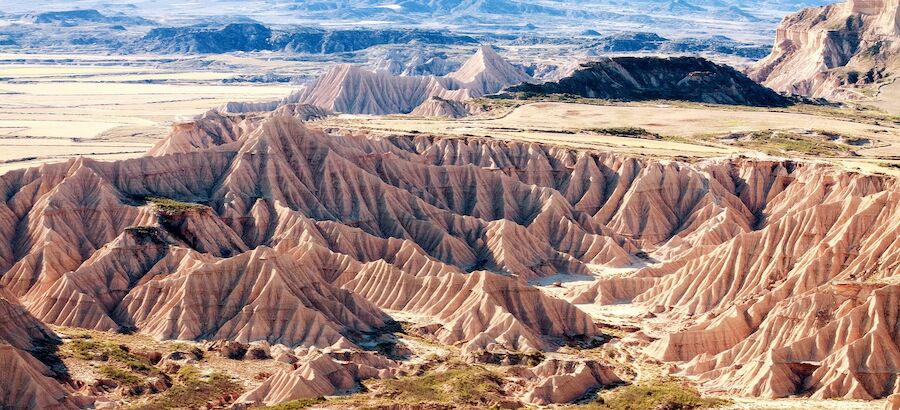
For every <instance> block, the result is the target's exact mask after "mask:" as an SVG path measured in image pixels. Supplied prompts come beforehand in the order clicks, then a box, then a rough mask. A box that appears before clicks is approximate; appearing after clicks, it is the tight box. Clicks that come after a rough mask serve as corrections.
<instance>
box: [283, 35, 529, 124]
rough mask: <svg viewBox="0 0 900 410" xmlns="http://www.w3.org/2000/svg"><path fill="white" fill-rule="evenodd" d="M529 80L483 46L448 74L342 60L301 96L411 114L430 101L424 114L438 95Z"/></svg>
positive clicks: (326, 104)
mask: <svg viewBox="0 0 900 410" xmlns="http://www.w3.org/2000/svg"><path fill="white" fill-rule="evenodd" d="M528 80H530V77H528V75H526V74H525V73H523V72H522V71H521V70H520V69H518V68H516V67H515V66H513V65H511V64H510V63H508V62H506V61H505V60H504V59H503V58H502V57H500V56H499V55H498V54H497V52H496V51H494V49H493V48H492V47H491V46H482V47H481V48H480V49H479V50H478V51H477V52H476V53H475V55H474V56H472V57H471V58H470V59H469V60H468V61H467V62H466V63H465V64H464V65H463V66H462V67H461V68H460V69H459V70H457V71H455V72H453V73H450V74H448V75H447V76H444V77H436V76H393V75H390V74H388V73H385V72H372V71H367V70H365V69H362V68H359V67H354V66H351V65H348V64H342V65H338V66H335V67H334V68H332V69H331V70H330V71H328V72H327V73H326V74H324V75H323V76H322V77H320V78H318V79H317V80H316V81H315V82H314V83H313V84H311V85H310V86H309V87H308V88H307V89H305V90H303V91H302V92H301V93H300V94H299V95H298V96H297V98H296V101H298V102H301V103H303V104H311V105H315V106H318V107H321V108H324V109H327V110H329V111H333V112H340V113H347V114H372V115H385V114H408V113H410V112H413V111H414V110H415V109H416V108H417V107H419V106H421V105H422V104H423V103H425V104H427V105H426V107H424V108H422V109H421V110H420V113H424V114H429V113H432V112H434V108H433V105H434V103H433V100H432V99H433V98H439V99H441V100H449V101H465V100H468V99H471V98H475V97H480V96H483V95H485V94H491V93H496V92H498V91H500V90H501V89H503V88H504V87H507V86H510V85H515V84H519V83H522V82H525V81H528ZM430 106H432V107H430ZM442 111H444V110H443V109H442ZM441 113H442V114H443V112H441Z"/></svg>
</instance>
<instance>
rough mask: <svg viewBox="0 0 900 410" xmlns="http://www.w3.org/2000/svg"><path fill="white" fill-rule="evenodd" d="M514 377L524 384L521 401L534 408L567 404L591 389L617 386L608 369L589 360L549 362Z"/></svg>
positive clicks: (613, 374)
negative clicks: (520, 379)
mask: <svg viewBox="0 0 900 410" xmlns="http://www.w3.org/2000/svg"><path fill="white" fill-rule="evenodd" d="M517 376H520V377H521V378H522V379H523V380H524V381H525V386H524V390H525V394H524V396H523V399H524V401H526V402H528V403H531V404H534V405H538V406H546V405H551V404H560V403H569V402H572V401H575V400H577V399H579V398H581V397H582V396H584V395H585V394H586V393H588V392H589V391H591V390H593V389H596V388H598V387H601V386H606V385H610V384H614V383H618V382H621V380H619V377H618V376H616V375H615V373H613V371H612V369H610V368H609V367H606V366H604V365H602V364H600V363H597V362H595V361H590V360H582V361H563V360H558V359H549V360H547V361H545V362H544V363H541V364H540V365H538V366H535V367H532V368H529V369H523V370H522V371H521V372H519V374H518V375H517Z"/></svg>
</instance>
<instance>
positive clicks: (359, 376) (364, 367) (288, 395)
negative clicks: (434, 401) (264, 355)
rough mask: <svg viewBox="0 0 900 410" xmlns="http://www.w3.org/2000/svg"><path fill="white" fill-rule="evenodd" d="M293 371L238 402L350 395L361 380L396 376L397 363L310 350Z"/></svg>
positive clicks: (369, 355)
mask: <svg viewBox="0 0 900 410" xmlns="http://www.w3.org/2000/svg"><path fill="white" fill-rule="evenodd" d="M295 367H296V369H294V370H292V371H280V372H278V373H276V374H275V375H273V376H272V377H270V378H268V379H266V381H265V382H263V383H262V385H260V386H259V387H257V388H255V389H253V390H251V391H249V392H247V393H245V394H244V395H243V396H241V397H240V398H239V399H238V403H244V404H250V405H254V404H264V405H274V404H278V403H284V402H287V401H291V400H299V399H308V398H314V397H322V396H333V395H336V394H339V393H342V392H343V393H347V392H353V391H355V390H357V389H358V388H359V381H360V380H364V379H375V378H379V379H384V378H388V377H394V376H396V375H397V374H398V367H399V366H398V364H397V363H395V362H393V361H391V360H388V359H385V358H383V357H380V356H377V355H374V354H372V353H367V352H359V351H349V350H338V351H326V352H323V351H319V350H317V349H310V350H309V351H307V353H306V355H304V356H302V357H300V358H299V362H298V363H296V364H295Z"/></svg>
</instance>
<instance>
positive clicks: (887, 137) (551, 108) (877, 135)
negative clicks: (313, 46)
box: [333, 103, 900, 157]
mask: <svg viewBox="0 0 900 410" xmlns="http://www.w3.org/2000/svg"><path fill="white" fill-rule="evenodd" d="M333 121H334V122H335V124H336V125H345V126H350V127H359V128H367V129H373V130H380V131H388V132H391V131H393V132H398V131H399V132H422V133H436V134H449V135H465V136H491V137H495V138H504V139H515V140H527V141H544V142H554V143H562V144H566V145H571V146H575V147H581V148H597V149H606V150H612V151H618V152H627V153H635V154H647V155H654V156H663V157H673V156H678V155H686V156H693V157H697V156H699V157H711V156H721V155H728V154H737V153H743V152H744V150H742V149H741V148H738V147H729V146H720V145H699V144H694V143H687V142H679V141H671V140H646V139H636V138H622V137H614V136H606V135H598V134H596V133H588V132H584V130H588V129H591V128H613V127H640V128H644V129H646V130H648V131H650V132H654V133H658V134H660V135H664V136H669V137H689V136H698V135H708V134H727V133H730V132H735V131H754V130H766V129H816V130H825V131H830V132H836V133H840V134H845V135H851V136H857V137H866V138H870V139H871V140H873V141H876V144H873V148H867V149H861V150H860V153H861V154H862V155H863V156H869V157H876V156H885V155H887V156H891V155H897V153H898V152H900V127H895V126H889V125H872V124H868V123H864V122H854V121H848V120H844V119H838V118H833V117H827V116H823V115H812V114H800V113H791V112H776V111H763V110H757V109H750V110H738V109H730V108H710V107H703V108H699V107H698V108H690V107H687V108H686V107H673V106H666V105H650V104H628V105H616V106H600V105H585V104H568V103H534V104H528V105H525V106H522V107H518V108H516V109H514V110H513V111H512V112H510V113H509V114H508V115H505V116H502V117H500V118H488V119H478V118H474V119H466V120H457V121H453V120H428V119H418V118H404V117H399V116H395V117H388V118H385V117H363V116H345V117H342V118H340V119H337V120H333ZM560 131H568V132H570V133H561V132H560Z"/></svg>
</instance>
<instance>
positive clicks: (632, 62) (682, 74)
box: [506, 57, 789, 106]
mask: <svg viewBox="0 0 900 410" xmlns="http://www.w3.org/2000/svg"><path fill="white" fill-rule="evenodd" d="M506 91H507V92H508V93H524V94H526V95H535V94H537V95H548V94H570V95H575V96H581V97H586V98H602V99H609V100H621V101H643V100H682V101H696V102H703V103H712V104H732V105H752V106H784V105H787V104H789V101H788V100H787V99H786V98H784V97H782V96H781V95H779V94H777V93H776V92H774V91H772V90H770V89H768V88H766V87H763V86H761V85H759V84H757V83H756V82H754V81H753V80H751V79H749V78H747V76H745V75H744V74H742V73H740V72H739V71H737V70H735V69H733V68H731V67H729V66H726V65H719V64H715V63H713V62H711V61H708V60H706V59H703V58H699V57H671V58H659V57H612V58H604V59H602V60H599V61H596V62H591V63H587V64H584V65H582V66H581V68H579V69H577V70H575V71H574V72H573V73H572V74H571V75H569V76H567V77H564V78H562V79H560V80H559V81H556V82H547V83H543V84H521V85H518V86H513V87H509V88H507V89H506Z"/></svg>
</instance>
